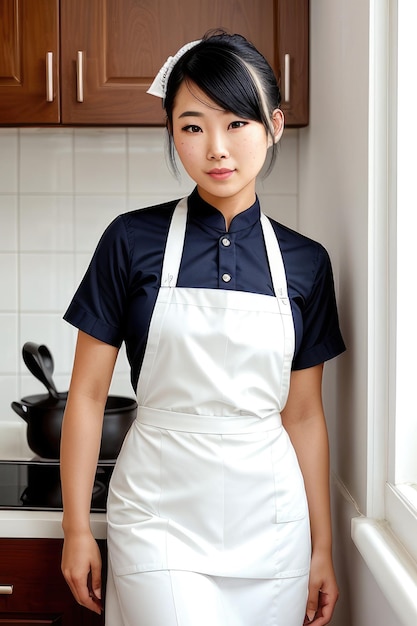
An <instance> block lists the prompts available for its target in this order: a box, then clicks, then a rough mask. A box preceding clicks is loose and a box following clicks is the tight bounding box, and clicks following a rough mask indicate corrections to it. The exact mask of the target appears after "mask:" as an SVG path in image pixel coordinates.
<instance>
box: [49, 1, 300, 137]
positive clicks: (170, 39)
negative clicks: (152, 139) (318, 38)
mask: <svg viewBox="0 0 417 626" xmlns="http://www.w3.org/2000/svg"><path fill="white" fill-rule="evenodd" d="M280 2H281V0H227V1H225V0H199V1H198V2H195V0H124V1H123V2H121V1H120V0H89V2H84V1H83V0H61V28H62V30H61V46H62V73H63V80H62V121H63V123H65V124H112V123H113V124H139V125H162V124H163V123H164V116H163V112H162V108H161V102H160V101H159V99H158V98H155V97H153V96H150V95H148V94H146V90H147V88H148V87H149V85H150V83H151V82H152V80H153V77H154V76H155V74H156V73H157V71H158V70H159V68H160V67H161V65H162V64H163V63H164V62H165V60H166V58H167V57H168V56H169V55H171V54H174V53H175V52H176V51H177V50H178V49H179V48H180V47H181V45H183V44H184V43H185V42H188V41H192V40H194V39H198V38H200V37H201V36H202V35H203V34H204V33H205V32H206V31H207V30H209V29H212V28H219V27H221V28H225V29H227V30H229V31H231V32H237V33H241V34H242V35H244V36H246V37H247V38H248V39H250V40H251V41H252V42H253V43H254V44H255V45H256V46H257V47H258V48H259V49H260V50H261V52H262V53H263V54H264V55H265V57H266V58H267V59H268V61H269V62H270V64H271V65H272V67H274V68H275V70H276V71H277V73H278V71H279V67H280V64H281V60H280V49H279V48H278V40H279V38H280V36H281V31H285V33H286V42H285V46H284V49H285V50H288V52H289V53H290V54H291V55H292V56H291V59H292V60H291V63H292V66H294V62H295V58H294V56H293V51H296V50H298V45H297V44H296V43H295V42H294V41H292V39H293V37H298V34H297V33H296V32H295V31H296V27H295V25H293V26H292V27H291V28H288V29H287V24H285V28H284V20H286V19H287V18H288V19H297V18H298V16H299V14H300V12H301V8H300V7H305V6H307V5H308V1H307V0H285V2H284V7H285V10H282V9H281V8H280ZM292 4H295V5H297V10H296V11H294V10H292V9H291V6H292ZM278 28H280V32H278ZM304 34H305V33H304V31H303V35H304ZM77 61H78V62H77ZM77 67H78V72H77ZM303 69H306V65H304V68H303ZM300 72H301V70H295V69H293V74H292V77H291V80H292V81H293V80H294V77H297V76H298V77H300V76H301V73H300ZM295 93H296V85H294V86H292V97H295ZM287 110H288V112H290V111H291V115H290V118H291V120H292V123H293V124H294V122H295V117H296V113H295V107H293V106H292V105H291V106H287Z"/></svg>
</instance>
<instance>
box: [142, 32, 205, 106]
mask: <svg viewBox="0 0 417 626" xmlns="http://www.w3.org/2000/svg"><path fill="white" fill-rule="evenodd" d="M200 41H201V39H198V40H197V41H190V43H186V44H185V46H183V47H182V48H180V49H179V50H178V52H177V54H175V55H174V56H173V57H168V58H167V60H166V61H165V63H164V65H163V66H162V67H161V69H160V70H159V72H158V74H157V75H156V77H155V79H154V81H153V83H152V85H151V86H150V87H149V89H148V90H147V92H146V93H150V94H151V95H152V96H157V97H158V98H162V99H163V100H164V99H165V96H166V92H167V84H168V78H169V77H170V75H171V72H172V70H173V69H174V65H175V64H176V62H177V61H178V60H179V59H180V58H181V57H182V56H183V55H184V54H185V53H186V52H188V50H191V48H194V46H196V45H197V44H198V43H200Z"/></svg>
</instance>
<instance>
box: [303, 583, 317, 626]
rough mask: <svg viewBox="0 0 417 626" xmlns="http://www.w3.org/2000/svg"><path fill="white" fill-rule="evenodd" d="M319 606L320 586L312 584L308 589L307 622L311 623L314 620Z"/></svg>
mask: <svg viewBox="0 0 417 626" xmlns="http://www.w3.org/2000/svg"><path fill="white" fill-rule="evenodd" d="M318 607H319V588H318V587H317V586H315V585H310V587H309V590H308V598H307V606H306V618H307V620H306V623H307V624H309V623H310V622H312V621H313V619H314V617H315V615H316V613H317V609H318Z"/></svg>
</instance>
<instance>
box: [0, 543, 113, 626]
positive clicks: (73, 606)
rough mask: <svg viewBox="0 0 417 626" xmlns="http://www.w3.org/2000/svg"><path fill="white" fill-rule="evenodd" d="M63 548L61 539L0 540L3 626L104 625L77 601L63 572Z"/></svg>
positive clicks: (0, 588) (0, 611)
mask: <svg viewBox="0 0 417 626" xmlns="http://www.w3.org/2000/svg"><path fill="white" fill-rule="evenodd" d="M100 547H101V548H102V549H104V546H103V542H101V546H100ZM61 550H62V541H61V540H60V539H0V591H1V593H0V625H1V626H11V625H12V624H13V626H29V625H35V624H37V625H38V626H39V625H41V626H50V625H51V626H52V625H53V626H102V625H103V624H104V617H103V616H99V615H96V614H95V613H92V612H91V611H89V610H87V609H85V608H83V607H81V606H80V605H79V604H77V602H76V601H75V600H74V598H73V596H72V594H71V591H70V589H69V587H68V585H67V584H66V582H65V580H64V578H63V576H62V574H61V565H60V563H61ZM11 590H12V593H10V591H11Z"/></svg>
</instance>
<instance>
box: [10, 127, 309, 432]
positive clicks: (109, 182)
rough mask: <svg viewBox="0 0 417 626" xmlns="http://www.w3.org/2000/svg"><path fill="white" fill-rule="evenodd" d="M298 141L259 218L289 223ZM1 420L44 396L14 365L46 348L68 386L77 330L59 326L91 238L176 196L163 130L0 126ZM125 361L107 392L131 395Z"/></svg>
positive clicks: (293, 215)
mask: <svg viewBox="0 0 417 626" xmlns="http://www.w3.org/2000/svg"><path fill="white" fill-rule="evenodd" d="M297 148H298V136H297V132H296V131H288V132H287V133H286V136H285V138H284V139H283V141H282V145H281V149H280V155H279V157H278V160H277V163H276V166H275V169H274V171H273V172H272V173H271V174H270V176H269V177H268V178H267V179H266V180H265V182H261V183H260V185H259V192H260V195H261V197H262V200H263V203H262V206H263V208H264V210H265V212H267V213H269V214H270V215H272V216H273V217H276V218H277V219H280V220H281V221H283V222H284V223H286V224H288V225H289V226H291V227H296V226H297V203H298V197H297V186H298V175H297V159H298V153H297ZM0 163H1V166H0V346H1V350H0V421H9V420H10V421H14V422H16V421H19V422H21V421H22V420H20V418H19V417H18V416H17V415H15V414H14V413H13V411H12V409H11V408H10V403H11V402H12V401H13V400H18V399H20V398H21V397H22V396H25V395H28V394H34V393H44V391H45V390H44V388H43V387H42V385H41V384H40V383H39V382H38V381H36V379H35V378H34V377H33V376H32V375H31V374H30V373H29V372H28V370H27V368H26V366H25V365H24V363H23V360H22V358H21V348H22V345H23V344H24V343H25V342H26V341H34V342H36V343H45V344H46V345H47V346H48V347H49V348H50V349H51V351H52V354H53V356H54V359H55V372H56V373H55V377H54V378H55V381H56V384H57V387H58V389H59V390H65V389H67V387H68V382H69V374H70V370H71V363H72V354H73V349H74V339H75V331H74V330H73V329H72V327H70V326H69V325H68V324H67V323H66V322H63V321H62V314H63V313H64V311H65V309H66V307H67V305H68V304H69V301H70V298H71V296H72V294H73V293H74V291H75V288H76V285H77V284H78V282H79V280H80V278H81V276H82V274H83V272H84V270H85V267H86V265H87V263H88V260H89V258H90V256H91V253H92V251H93V249H94V247H95V245H96V243H97V240H98V238H99V236H100V234H101V232H102V231H103V229H104V228H105V226H106V225H107V224H108V223H109V221H110V220H111V219H112V218H113V217H115V216H116V215H117V214H119V213H121V212H123V211H126V210H129V209H131V208H135V207H142V206H147V205H150V204H154V203H157V202H162V201H165V200H167V199H172V198H176V197H178V198H179V197H181V196H182V195H183V194H186V193H188V192H189V191H190V190H191V189H192V183H191V182H190V181H189V180H188V179H187V177H186V176H184V177H183V179H182V184H179V183H178V182H177V181H176V179H175V178H174V177H173V176H172V175H171V174H170V172H169V170H168V168H167V166H166V162H165V138H164V131H163V129H152V128H143V129H133V128H130V129H125V128H121V129H109V128H106V129H89V128H86V129H69V128H66V129H65V128H63V129H51V128H50V129H39V128H35V129H20V130H19V129H4V128H3V129H1V128H0ZM127 369H128V368H127V363H126V359H125V356H124V354H122V355H121V358H120V359H119V363H118V366H117V371H116V374H115V377H114V381H113V385H112V392H113V393H122V394H127V395H132V389H131V387H130V383H129V376H128V373H127Z"/></svg>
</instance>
